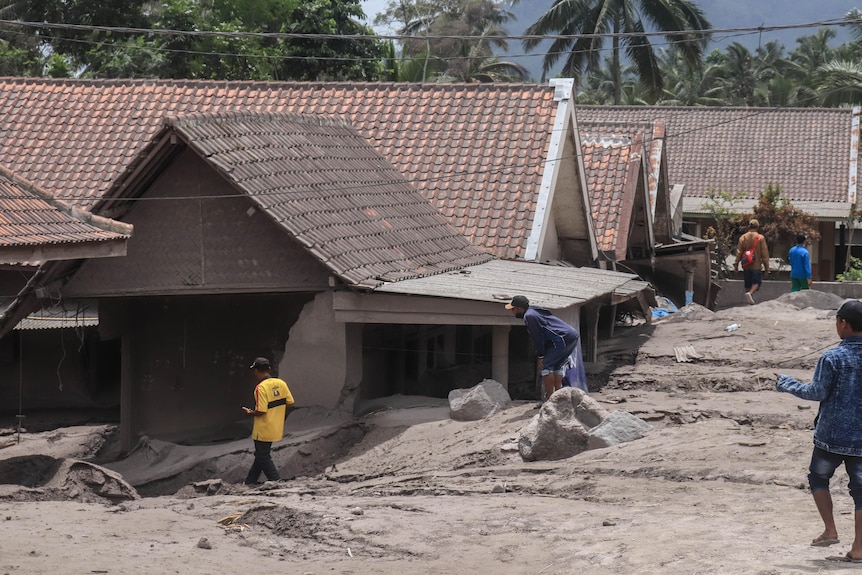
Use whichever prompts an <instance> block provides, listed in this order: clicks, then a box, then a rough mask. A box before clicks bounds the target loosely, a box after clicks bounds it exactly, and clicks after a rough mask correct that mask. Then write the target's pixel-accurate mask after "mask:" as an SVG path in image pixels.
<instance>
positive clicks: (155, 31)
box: [0, 18, 862, 41]
mask: <svg viewBox="0 0 862 575" xmlns="http://www.w3.org/2000/svg"><path fill="white" fill-rule="evenodd" d="M851 24H862V19H853V20H845V19H843V18H840V19H833V20H821V21H818V22H806V23H802V24H783V25H776V26H765V25H761V26H749V27H740V28H716V29H708V30H693V29H687V30H677V31H674V30H670V31H663V32H649V31H644V32H614V33H611V32H609V33H601V34H543V35H526V34H521V35H515V34H512V35H501V36H494V37H493V40H495V41H496V40H576V39H610V38H643V37H653V36H661V37H674V36H704V37H706V36H709V35H711V34H739V33H752V34H761V33H763V32H777V31H781V30H798V29H804V28H823V27H832V26H847V25H851ZM0 25H6V26H22V27H25V28H34V29H41V30H46V29H47V30H73V31H78V32H106V33H112V34H114V33H125V34H152V35H157V36H192V37H220V38H260V39H266V38H269V39H276V40H287V39H318V40H325V39H331V40H398V41H401V40H416V39H420V40H488V39H489V38H488V37H486V36H481V35H479V36H476V35H460V34H458V35H431V34H428V35H418V36H417V35H405V34H382V35H381V34H374V35H369V34H344V35H342V34H319V33H295V32H221V31H214V30H171V29H163V28H129V27H123V26H94V25H85V24H62V23H56V22H24V21H20V20H0Z"/></svg>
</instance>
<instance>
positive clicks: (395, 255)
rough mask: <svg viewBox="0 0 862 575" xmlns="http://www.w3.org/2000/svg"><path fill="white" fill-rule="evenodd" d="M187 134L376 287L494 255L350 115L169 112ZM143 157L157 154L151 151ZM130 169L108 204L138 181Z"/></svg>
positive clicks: (352, 276) (272, 212) (225, 171)
mask: <svg viewBox="0 0 862 575" xmlns="http://www.w3.org/2000/svg"><path fill="white" fill-rule="evenodd" d="M175 137H179V138H180V140H181V141H183V142H184V143H185V144H187V145H188V146H189V147H190V148H192V149H193V150H195V151H196V152H197V153H198V154H199V155H200V156H201V157H202V158H203V159H204V161H206V162H208V163H209V164H211V165H212V166H213V167H214V168H215V169H216V170H217V171H218V172H219V173H221V174H222V176H223V177H224V178H226V179H227V180H228V181H229V182H231V184H232V185H233V186H234V187H235V188H236V189H237V190H239V191H241V192H243V193H244V194H246V195H247V196H248V197H249V198H250V199H251V201H252V202H254V204H255V205H257V207H259V208H260V209H261V210H262V211H263V212H264V213H266V214H268V215H269V216H270V218H271V219H272V220H273V221H274V222H275V223H276V224H277V225H279V226H280V227H281V228H283V229H284V230H285V231H287V232H288V233H289V234H290V236H291V237H293V238H294V239H295V240H296V241H297V242H299V244H300V245H302V246H303V247H304V248H305V249H306V250H308V251H309V252H310V253H311V254H313V255H314V256H315V257H316V258H317V259H318V260H319V261H320V262H321V263H322V264H323V265H325V266H327V267H328V268H329V269H330V270H331V271H332V272H334V273H335V274H336V275H337V276H339V277H340V278H341V279H342V280H344V281H345V282H346V283H348V284H350V285H355V286H363V287H366V288H371V287H375V286H377V285H380V284H381V283H383V282H384V281H398V280H401V279H405V278H415V277H421V276H426V275H433V274H438V273H441V272H445V271H450V270H453V269H458V268H461V267H464V266H469V265H474V264H477V263H482V262H486V261H488V260H490V259H491V258H492V256H491V255H489V254H487V253H485V252H483V251H481V250H480V249H478V248H477V247H475V246H473V245H472V244H470V242H468V241H467V240H466V238H464V237H463V236H462V235H460V234H459V233H458V231H457V230H455V228H453V227H452V226H451V225H449V223H448V222H447V221H446V219H445V218H444V217H443V216H442V215H441V214H440V213H439V212H438V211H437V210H436V209H435V208H434V206H432V205H431V203H430V202H429V201H428V200H426V199H425V198H424V197H423V196H422V195H421V194H420V193H419V192H417V191H416V190H415V189H413V188H412V187H411V186H410V184H409V183H407V181H406V180H404V178H403V177H402V176H401V175H400V174H399V173H398V171H397V170H396V169H395V168H394V167H392V166H391V165H390V164H389V163H388V162H387V161H386V159H385V158H383V157H382V156H381V155H380V154H379V153H378V152H377V151H376V150H375V149H374V148H373V147H372V146H371V145H370V144H369V143H368V142H367V141H366V140H365V138H363V137H362V136H361V135H360V134H359V133H357V132H356V130H354V129H353V128H351V127H350V126H348V125H347V124H346V123H345V122H344V121H342V120H338V119H333V118H322V117H318V116H307V115H299V114H285V113H267V112H222V113H201V114H190V115H185V116H181V117H176V118H167V119H166V120H165V127H164V129H163V131H162V132H161V133H160V134H158V135H157V136H156V137H155V138H154V139H153V146H157V145H158V144H159V142H161V141H163V140H164V139H166V138H167V139H171V138H175ZM142 157H143V161H146V158H147V157H148V155H147V153H146V151H144V152H142ZM138 173H139V171H138V169H137V166H132V167H130V168H129V169H128V170H127V171H126V173H124V174H123V175H122V176H120V177H119V178H118V179H117V180H116V182H115V184H114V185H113V186H112V188H111V189H110V190H109V191H108V193H107V194H106V196H105V198H104V199H103V202H111V201H112V198H113V197H114V196H118V197H122V193H123V190H124V189H133V188H134V187H135V185H134V184H135V182H134V179H135V177H136V174H138Z"/></svg>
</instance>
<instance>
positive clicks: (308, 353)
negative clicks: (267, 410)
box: [279, 292, 362, 411]
mask: <svg viewBox="0 0 862 575" xmlns="http://www.w3.org/2000/svg"><path fill="white" fill-rule="evenodd" d="M357 362H358V363H357ZM279 368H280V371H281V373H282V379H284V380H285V381H286V382H287V385H288V387H290V391H291V393H292V394H293V398H294V400H295V401H296V405H301V406H306V407H307V406H313V405H314V406H320V407H325V408H327V409H334V408H336V407H340V406H341V405H340V404H342V403H343V402H342V397H343V396H349V395H350V394H352V393H353V392H354V391H356V390H357V389H358V388H359V383H360V381H361V379H362V330H361V326H352V324H345V323H341V322H337V321H335V317H334V314H333V311H332V292H323V293H319V294H317V295H316V296H315V298H314V301H312V302H309V303H308V304H307V305H306V306H305V307H304V308H303V310H302V313H301V314H300V315H299V318H298V319H297V321H296V323H295V324H294V325H293V327H292V328H291V330H290V337H289V338H288V340H287V343H286V345H285V347H284V357H283V358H282V361H281V365H280V366H279ZM345 407H346V409H347V410H348V411H350V410H352V408H353V406H352V404H351V405H348V406H345Z"/></svg>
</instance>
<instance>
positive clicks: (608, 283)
mask: <svg viewBox="0 0 862 575" xmlns="http://www.w3.org/2000/svg"><path fill="white" fill-rule="evenodd" d="M513 289H515V290H517V291H515V292H513V291H512V290H513ZM649 290H650V285H649V283H647V282H644V281H641V280H639V279H638V277H637V276H635V275H630V274H624V273H620V272H615V271H609V270H602V269H598V268H576V267H572V266H553V265H547V264H541V263H535V262H524V261H505V260H493V261H489V262H487V263H484V264H480V265H475V266H471V267H469V268H465V269H462V270H458V271H455V272H450V273H444V274H439V275H436V276H431V277H426V278H419V279H411V280H405V281H401V282H398V283H388V284H385V285H382V286H380V287H378V288H377V289H375V290H374V291H375V292H383V293H394V294H405V295H421V296H434V297H443V298H455V299H464V300H473V301H484V302H500V303H508V302H509V301H511V299H512V297H513V296H515V295H518V294H521V295H525V296H527V298H529V300H530V302H531V304H535V305H537V306H541V307H545V308H548V309H551V310H559V309H565V308H568V307H571V306H575V305H581V304H584V303H586V302H589V301H593V300H598V299H600V298H602V297H616V298H619V299H620V300H626V299H630V298H632V297H635V296H636V295H637V294H638V293H641V292H647V291H649Z"/></svg>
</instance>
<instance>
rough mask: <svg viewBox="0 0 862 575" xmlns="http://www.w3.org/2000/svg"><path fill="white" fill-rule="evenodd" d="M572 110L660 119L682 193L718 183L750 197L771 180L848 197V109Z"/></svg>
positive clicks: (794, 189) (815, 194)
mask: <svg viewBox="0 0 862 575" xmlns="http://www.w3.org/2000/svg"><path fill="white" fill-rule="evenodd" d="M576 113H577V118H578V121H579V122H608V121H618V122H619V121H621V122H644V121H652V120H664V121H665V123H666V126H667V132H666V137H667V140H666V141H667V158H668V177H669V180H670V184H671V185H674V184H685V195H686V196H687V197H703V196H705V195H706V194H707V193H708V192H709V191H710V190H717V191H728V192H734V193H735V192H738V191H744V192H746V195H747V197H749V198H756V197H758V195H759V194H760V193H761V192H762V191H763V190H764V189H765V188H766V186H767V185H768V184H770V183H772V184H780V185H781V188H782V190H783V191H784V196H785V197H787V198H788V199H790V200H791V201H821V202H834V201H840V202H846V201H848V199H847V198H848V187H849V183H850V166H851V164H850V148H851V132H852V130H851V120H852V114H853V112H852V110H850V109H823V108H694V107H659V106H643V107H627V106H603V107H599V106H579V107H577V109H576ZM854 141H857V142H858V138H856V139H855V140H854ZM854 178H855V176H854ZM853 183H854V184H855V180H854V182H853Z"/></svg>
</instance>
